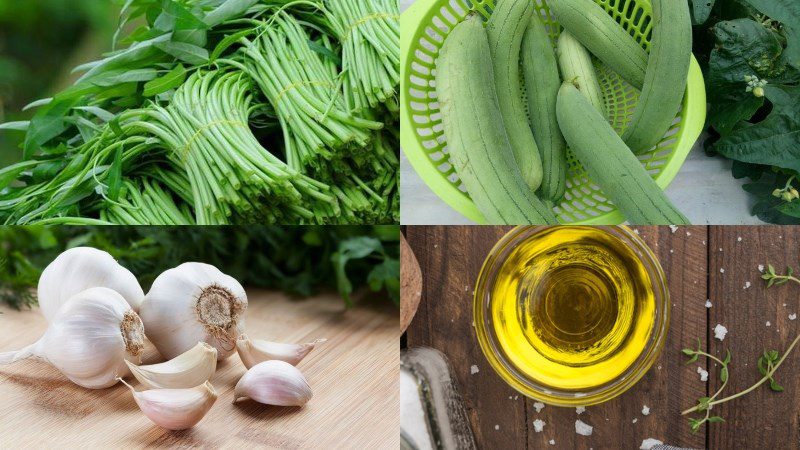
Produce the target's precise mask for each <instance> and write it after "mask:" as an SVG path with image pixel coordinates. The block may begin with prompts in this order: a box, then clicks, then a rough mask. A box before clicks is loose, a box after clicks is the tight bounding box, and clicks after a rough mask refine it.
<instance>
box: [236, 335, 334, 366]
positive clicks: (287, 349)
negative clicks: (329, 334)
mask: <svg viewBox="0 0 800 450" xmlns="http://www.w3.org/2000/svg"><path fill="white" fill-rule="evenodd" d="M325 341H327V339H317V340H315V341H314V342H308V343H305V344H283V343H279V342H269V341H264V340H260V339H249V338H248V337H247V336H245V335H242V336H239V340H237V341H236V351H237V352H238V353H239V357H240V358H241V359H242V363H244V366H245V367H247V368H248V369H249V368H251V367H253V366H255V365H256V364H258V363H261V362H264V361H272V360H278V361H284V362H287V363H289V364H291V365H293V366H296V365H297V364H298V363H299V362H300V361H302V360H303V358H305V357H306V356H308V354H309V353H311V350H314V347H315V346H317V345H318V344H321V343H323V342H325Z"/></svg>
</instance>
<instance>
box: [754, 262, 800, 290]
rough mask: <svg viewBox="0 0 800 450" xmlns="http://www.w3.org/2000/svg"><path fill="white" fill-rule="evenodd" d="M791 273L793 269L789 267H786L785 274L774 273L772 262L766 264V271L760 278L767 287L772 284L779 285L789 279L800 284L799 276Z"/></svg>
mask: <svg viewBox="0 0 800 450" xmlns="http://www.w3.org/2000/svg"><path fill="white" fill-rule="evenodd" d="M793 275H794V270H793V269H792V268H791V267H786V274H785V275H778V274H776V273H775V268H774V267H772V264H767V272H766V273H765V274H763V275H761V278H762V279H764V280H766V282H767V287H771V286H773V285H774V286H780V285H781V284H784V283H787V282H789V281H794V282H795V283H798V284H800V278H796V277H794V276H793Z"/></svg>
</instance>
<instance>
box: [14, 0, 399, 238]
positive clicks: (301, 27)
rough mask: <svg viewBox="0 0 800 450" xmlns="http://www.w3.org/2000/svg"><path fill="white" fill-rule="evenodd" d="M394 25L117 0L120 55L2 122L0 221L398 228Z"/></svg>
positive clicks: (277, 5) (369, 17)
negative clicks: (10, 154)
mask: <svg viewBox="0 0 800 450" xmlns="http://www.w3.org/2000/svg"><path fill="white" fill-rule="evenodd" d="M398 20H399V18H398V11H397V5H396V3H395V2H393V1H388V0H366V1H353V0H324V1H317V2H312V1H306V0H297V1H287V0H202V1H201V0H163V1H161V0H159V1H156V0H129V1H128V2H126V4H125V6H124V8H123V10H122V13H121V21H120V22H121V24H120V30H119V32H118V33H117V35H116V36H115V42H114V47H115V48H118V47H119V48H120V49H119V50H114V51H112V52H111V53H109V54H107V55H105V56H104V58H103V59H101V60H98V61H95V62H92V63H89V64H84V65H82V66H80V67H77V68H76V69H75V71H77V72H82V73H83V74H82V76H81V77H80V78H79V79H78V80H77V82H76V83H75V84H74V85H73V86H71V87H70V88H68V89H66V90H64V91H63V92H60V93H58V94H57V95H55V96H53V97H52V98H48V99H44V100H40V101H37V102H34V103H33V104H31V105H29V108H35V109H36V113H35V115H34V116H33V118H32V119H31V120H30V121H27V122H14V123H7V124H3V125H0V129H6V130H19V131H24V132H25V133H26V137H25V141H24V159H23V161H22V162H20V163H18V164H15V165H12V166H9V167H6V168H4V169H2V170H0V221H2V222H4V223H8V224H28V223H60V224H94V223H103V224H106V223H114V224H153V225H161V224H164V225H187V224H200V225H209V224H214V225H216V224H231V223H243V224H245V223H284V224H295V223H296V224H305V223H364V222H370V223H395V222H398V221H399V189H398V181H399V180H398V178H399V175H398V169H399V159H398V150H399V131H398V126H397V118H398V91H399V61H400V57H399V23H398ZM135 23H136V24H140V26H139V27H134V24H135Z"/></svg>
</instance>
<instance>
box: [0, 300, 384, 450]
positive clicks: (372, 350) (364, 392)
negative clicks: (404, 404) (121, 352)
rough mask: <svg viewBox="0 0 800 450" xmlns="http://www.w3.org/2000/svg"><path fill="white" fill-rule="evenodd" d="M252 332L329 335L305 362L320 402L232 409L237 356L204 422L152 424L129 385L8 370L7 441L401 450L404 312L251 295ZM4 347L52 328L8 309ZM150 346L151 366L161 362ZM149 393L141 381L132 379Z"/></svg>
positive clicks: (286, 337) (2, 320) (219, 375)
mask: <svg viewBox="0 0 800 450" xmlns="http://www.w3.org/2000/svg"><path fill="white" fill-rule="evenodd" d="M248 294H249V295H248V298H249V306H248V309H247V316H246V325H247V334H248V335H249V336H250V337H251V338H260V339H267V340H273V341H283V342H308V341H312V340H314V339H317V338H327V339H328V342H326V343H324V344H322V345H321V346H319V347H318V348H317V349H315V350H314V351H313V352H312V353H311V354H310V355H309V356H308V357H306V359H305V360H303V361H302V362H301V363H300V364H299V365H298V368H299V369H300V370H301V371H302V372H303V373H304V374H305V375H306V377H307V378H308V381H309V384H310V385H311V388H312V389H313V391H314V397H313V398H312V399H311V401H310V402H309V403H308V404H306V405H305V406H304V407H302V408H297V407H290V408H286V407H277V406H267V405H262V404H259V403H256V402H253V401H250V400H248V401H240V402H238V403H236V404H233V403H232V402H233V388H234V386H235V385H236V382H237V381H238V380H239V378H240V377H241V376H242V375H243V374H244V373H245V371H246V369H245V367H244V365H242V363H241V361H240V360H239V356H238V355H234V356H231V357H230V358H228V359H227V360H225V361H221V362H220V364H219V365H218V367H217V372H216V374H215V375H214V377H213V378H212V379H211V382H212V384H213V385H214V388H215V389H216V390H217V393H218V394H219V398H218V399H217V402H216V403H215V404H214V406H213V407H212V408H211V411H209V413H208V414H207V415H206V417H205V418H204V419H203V420H202V421H200V423H198V424H197V425H196V426H195V427H194V428H192V429H189V430H184V431H168V430H164V429H162V428H160V427H158V426H156V425H155V424H153V423H152V422H151V421H150V420H149V419H148V418H147V417H145V416H144V415H143V414H142V413H141V411H139V408H138V407H137V406H136V403H135V402H134V401H133V397H132V396H131V393H130V391H129V390H128V389H127V388H125V387H124V386H123V385H122V384H117V385H115V386H113V387H111V388H108V389H102V390H89V389H84V388H81V387H79V386H77V385H75V384H73V383H71V382H70V381H69V380H67V379H66V378H65V377H64V376H63V375H61V374H60V373H59V372H58V371H57V370H56V369H54V368H53V367H52V366H49V365H47V364H46V363H43V362H39V361H32V360H27V361H22V362H17V363H14V364H11V365H8V366H0V418H1V419H0V448H14V449H21V448H37V449H40V448H53V447H54V446H58V448H62V449H66V448H78V447H80V448H112V447H120V448H122V447H124V448H141V447H153V446H156V447H172V448H174V447H182V448H186V447H208V448H224V449H242V448H281V449H299V448H386V449H393V450H394V449H397V448H399V436H400V432H399V413H400V406H399V405H400V399H399V395H400V394H399V386H398V380H399V367H400V350H399V346H398V340H399V331H398V328H399V325H398V322H399V318H398V317H399V316H398V311H397V308H395V307H394V306H392V305H391V304H388V303H389V302H383V301H377V302H376V301H375V300H374V299H373V300H371V301H370V300H363V301H361V302H359V303H358V304H357V305H356V306H355V307H354V308H352V309H350V310H346V309H345V308H344V306H343V302H342V300H341V299H340V298H339V297H338V296H337V295H335V294H325V295H319V296H316V297H313V298H310V299H305V300H293V299H288V298H287V297H286V296H284V295H283V294H279V293H273V292H267V291H249V292H248ZM0 312H2V313H3V314H2V315H0V352H2V351H11V350H17V349H19V348H22V347H23V346H25V345H27V344H30V343H32V342H34V341H35V340H37V339H38V338H39V336H40V335H41V334H42V333H43V332H44V330H45V328H46V322H45V320H44V317H43V316H42V315H41V314H39V312H38V310H33V311H15V310H13V309H10V308H9V307H7V306H5V305H3V306H0ZM157 355H158V354H157V352H156V351H155V349H154V348H153V347H152V345H150V344H149V343H148V349H147V353H146V356H145V362H156V361H157V359H158V356H157ZM132 384H133V386H134V387H137V388H140V386H139V384H138V382H135V380H133V381H132Z"/></svg>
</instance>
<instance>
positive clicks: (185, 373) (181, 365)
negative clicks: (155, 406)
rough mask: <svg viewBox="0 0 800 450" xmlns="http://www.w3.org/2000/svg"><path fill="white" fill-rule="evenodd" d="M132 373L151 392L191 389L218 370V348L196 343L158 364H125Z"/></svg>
mask: <svg viewBox="0 0 800 450" xmlns="http://www.w3.org/2000/svg"><path fill="white" fill-rule="evenodd" d="M126 363H127V364H128V367H129V368H130V369H131V373H132V374H133V376H134V377H136V379H137V380H139V382H140V383H142V384H143V385H144V386H147V387H148V388H150V389H181V388H191V387H195V386H199V385H201V384H203V382H205V381H207V380H209V379H210V378H211V376H212V375H214V371H216V370H217V349H216V348H214V347H212V346H210V345H208V344H206V343H205V342H198V343H197V345H195V346H194V347H193V348H192V349H191V350H189V351H187V352H185V353H183V354H181V355H179V356H177V357H175V358H173V359H171V360H169V361H167V362H163V363H160V364H151V365H147V366H137V365H135V364H132V363H130V362H128V361H126Z"/></svg>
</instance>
